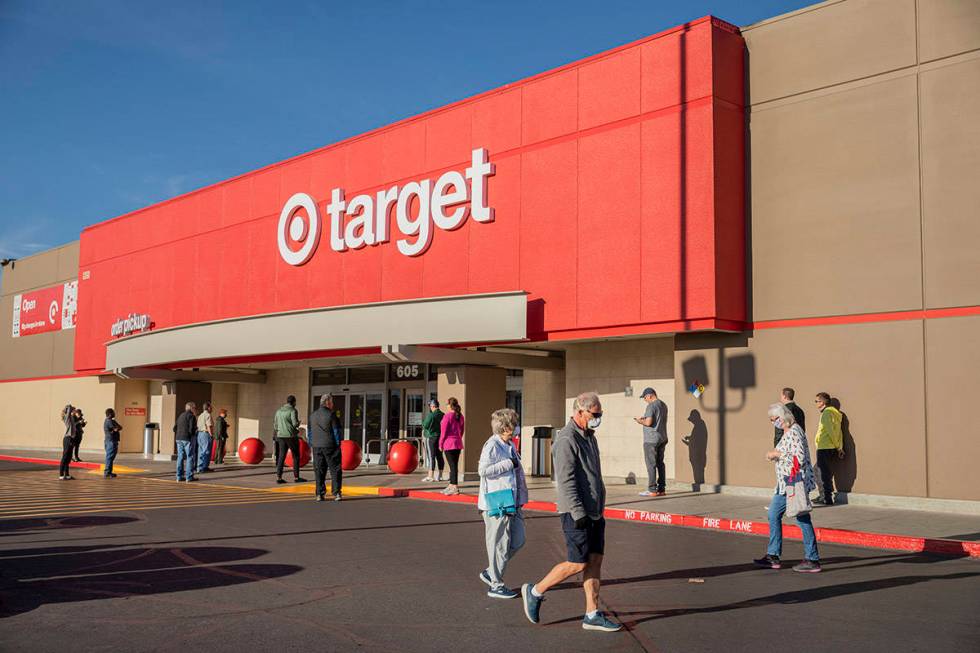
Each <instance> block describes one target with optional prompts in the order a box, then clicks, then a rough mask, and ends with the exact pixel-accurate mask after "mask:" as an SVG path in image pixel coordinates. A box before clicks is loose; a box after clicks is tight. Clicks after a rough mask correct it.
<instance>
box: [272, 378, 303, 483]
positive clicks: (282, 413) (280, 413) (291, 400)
mask: <svg viewBox="0 0 980 653" xmlns="http://www.w3.org/2000/svg"><path fill="white" fill-rule="evenodd" d="M272 426H273V429H274V437H276V438H279V448H278V456H277V457H276V483H285V482H286V481H284V480H283V479H282V468H283V465H285V464H286V452H287V451H289V452H292V454H293V482H294V483H305V482H306V479H305V478H302V477H300V475H299V413H298V412H297V411H296V397H294V396H293V395H289V396H288V397H286V403H284V404H283V405H282V406H280V407H279V410H277V411H276V414H275V416H274V417H273V418H272Z"/></svg>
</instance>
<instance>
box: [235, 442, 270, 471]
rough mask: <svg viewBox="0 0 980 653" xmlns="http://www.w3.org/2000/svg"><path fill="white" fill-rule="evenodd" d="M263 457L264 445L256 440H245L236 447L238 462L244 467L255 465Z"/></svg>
mask: <svg viewBox="0 0 980 653" xmlns="http://www.w3.org/2000/svg"><path fill="white" fill-rule="evenodd" d="M264 457H265V444H264V443H263V442H262V440H259V439H258V438H247V439H245V440H242V442H241V444H239V445H238V460H240V461H241V462H243V463H245V464H246V465H257V464H259V463H260V462H262V458H264Z"/></svg>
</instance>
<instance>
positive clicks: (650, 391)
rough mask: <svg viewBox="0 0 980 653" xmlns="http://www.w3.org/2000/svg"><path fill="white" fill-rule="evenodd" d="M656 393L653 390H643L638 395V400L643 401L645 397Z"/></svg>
mask: <svg viewBox="0 0 980 653" xmlns="http://www.w3.org/2000/svg"><path fill="white" fill-rule="evenodd" d="M655 394H657V392H656V391H655V390H654V389H653V388H643V392H641V393H640V399H643V398H644V397H646V396H647V395H655Z"/></svg>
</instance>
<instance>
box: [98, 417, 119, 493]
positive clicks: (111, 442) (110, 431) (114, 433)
mask: <svg viewBox="0 0 980 653" xmlns="http://www.w3.org/2000/svg"><path fill="white" fill-rule="evenodd" d="M102 431H103V433H105V470H104V472H103V473H104V475H105V477H106V478H116V475H115V474H113V473H112V463H113V461H115V460H116V454H117V453H119V432H120V431H122V427H121V426H120V425H119V422H117V421H116V411H114V410H113V409H111V408H106V409H105V421H104V422H103V423H102Z"/></svg>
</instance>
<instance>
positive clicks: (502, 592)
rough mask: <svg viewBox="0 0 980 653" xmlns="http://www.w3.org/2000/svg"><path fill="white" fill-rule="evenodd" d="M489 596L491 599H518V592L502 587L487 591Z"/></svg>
mask: <svg viewBox="0 0 980 653" xmlns="http://www.w3.org/2000/svg"><path fill="white" fill-rule="evenodd" d="M487 596H489V597H490V598H491V599H516V598H517V592H515V591H514V590H512V589H510V588H509V587H504V586H503V585H501V586H500V587H498V588H497V589H494V588H492V587H491V588H490V589H489V590H487Z"/></svg>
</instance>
